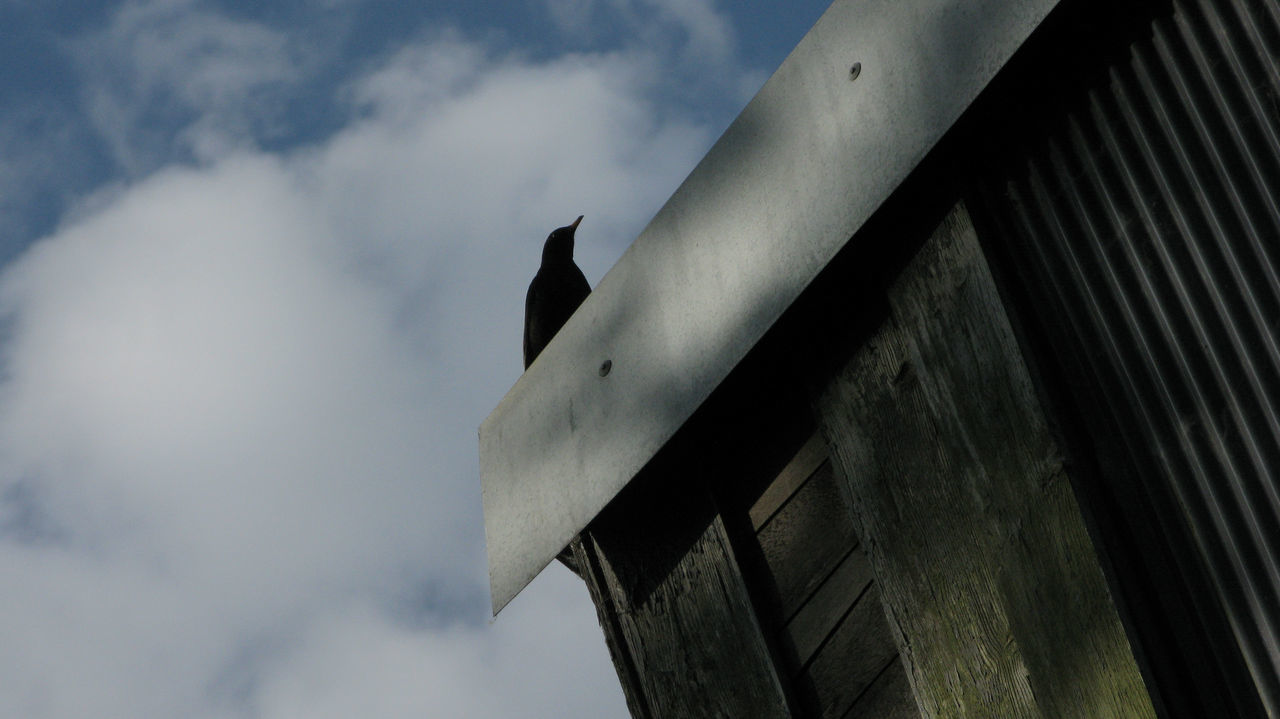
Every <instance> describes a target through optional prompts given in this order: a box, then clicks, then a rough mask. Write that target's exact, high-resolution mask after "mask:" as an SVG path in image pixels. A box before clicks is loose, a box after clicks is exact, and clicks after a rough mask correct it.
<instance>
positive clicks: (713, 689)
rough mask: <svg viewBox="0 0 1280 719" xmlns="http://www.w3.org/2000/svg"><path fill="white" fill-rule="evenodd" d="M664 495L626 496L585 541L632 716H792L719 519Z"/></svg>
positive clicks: (688, 497)
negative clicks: (626, 689) (627, 686)
mask: <svg viewBox="0 0 1280 719" xmlns="http://www.w3.org/2000/svg"><path fill="white" fill-rule="evenodd" d="M662 490H666V491H665V492H664V491H662ZM670 490H671V488H670V487H657V488H654V489H653V490H652V491H644V490H639V491H635V492H630V493H628V494H624V495H623V497H625V501H624V502H623V503H620V504H619V506H617V507H611V508H610V509H609V510H606V512H604V513H602V514H601V515H600V517H598V518H597V519H596V521H595V522H593V523H592V524H591V527H590V528H589V529H588V531H587V532H585V533H584V535H583V541H582V545H583V547H582V550H581V551H582V553H583V554H584V555H586V556H585V558H586V559H587V562H588V566H589V567H590V571H589V572H587V582H588V584H589V585H591V586H592V598H593V599H594V600H595V602H596V607H597V610H598V611H599V612H600V615H601V624H602V625H603V626H604V627H605V634H606V637H609V636H610V635H611V634H612V635H613V638H612V639H611V640H610V642H609V645H610V650H611V652H612V653H613V656H614V665H615V668H616V669H617V670H618V674H619V678H620V679H621V680H622V681H623V682H624V684H626V683H628V682H629V683H631V684H632V686H631V687H630V688H629V689H628V705H629V707H630V709H631V712H632V715H633V716H638V717H655V718H658V717H661V718H666V717H725V718H726V719H729V718H733V717H747V716H750V717H760V718H761V719H772V718H775V717H777V718H781V717H790V716H791V711H790V708H789V707H788V704H787V700H786V696H785V694H784V691H783V686H782V681H781V680H780V679H779V677H778V675H777V673H776V671H775V669H774V665H773V659H772V657H771V655H770V653H769V648H768V646H767V644H766V642H765V638H764V635H763V634H762V632H761V629H760V625H759V622H758V621H757V619H756V616H755V612H754V609H753V607H752V605H751V600H750V597H749V596H748V593H747V587H746V585H745V583H744V582H743V579H742V575H741V573H740V571H739V569H738V565H737V561H736V559H735V557H734V554H733V550H732V548H731V546H730V544H729V540H728V537H727V535H726V533H725V527H724V523H723V522H722V520H721V518H720V515H719V513H718V512H717V511H716V510H715V508H714V507H713V506H712V504H711V501H710V498H709V497H708V496H707V495H706V494H705V493H703V492H699V491H696V490H695V491H693V492H689V493H687V494H685V495H683V496H680V497H679V498H678V500H673V499H671V495H670V494H668V493H667V492H669V491H670ZM664 495H665V496H664ZM633 695H634V696H633Z"/></svg>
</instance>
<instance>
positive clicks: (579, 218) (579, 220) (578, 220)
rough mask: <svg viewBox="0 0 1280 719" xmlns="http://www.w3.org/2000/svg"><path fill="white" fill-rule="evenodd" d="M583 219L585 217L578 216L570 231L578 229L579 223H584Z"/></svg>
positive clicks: (570, 226)
mask: <svg viewBox="0 0 1280 719" xmlns="http://www.w3.org/2000/svg"><path fill="white" fill-rule="evenodd" d="M582 218H583V215H578V219H576V220H574V221H573V224H572V225H569V229H571V230H576V229H578V223H579V222H582Z"/></svg>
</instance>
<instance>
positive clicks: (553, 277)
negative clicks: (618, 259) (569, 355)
mask: <svg viewBox="0 0 1280 719" xmlns="http://www.w3.org/2000/svg"><path fill="white" fill-rule="evenodd" d="M580 222H582V216H581V215H579V216H578V219H576V220H574V221H573V224H570V225H565V226H564V227H560V228H557V229H555V230H552V231H551V234H549V235H547V242H546V244H544V245H543V246H542V266H541V267H539V268H538V274H536V275H534V276H533V282H530V283H529V294H527V295H525V299H524V366H525V369H528V368H529V365H531V364H533V360H534V359H536V358H537V356H538V355H539V354H540V353H541V352H542V350H543V348H545V347H546V346H547V343H548V342H550V341H551V338H552V337H555V336H556V333H557V332H559V331H560V328H561V327H563V326H564V323H565V322H567V321H568V320H569V317H570V316H571V315H572V314H573V312H574V310H576V309H578V305H580V304H582V301H583V300H585V299H586V298H587V295H589V294H591V285H590V284H589V283H588V282H587V278H586V276H585V275H583V274H582V270H580V269H578V266H577V265H575V264H574V263H573V235H574V233H575V232H577V230H578V223H580Z"/></svg>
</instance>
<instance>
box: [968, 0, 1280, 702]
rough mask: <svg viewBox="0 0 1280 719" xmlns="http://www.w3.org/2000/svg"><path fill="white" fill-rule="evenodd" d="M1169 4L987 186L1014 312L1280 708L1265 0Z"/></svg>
mask: <svg viewBox="0 0 1280 719" xmlns="http://www.w3.org/2000/svg"><path fill="white" fill-rule="evenodd" d="M1172 8H1173V12H1172V13H1171V14H1167V15H1164V16H1161V17H1157V18H1154V19H1153V20H1151V22H1150V23H1149V24H1148V25H1147V27H1146V28H1145V30H1144V31H1143V32H1142V33H1141V36H1140V37H1138V36H1135V37H1134V38H1133V40H1132V41H1131V43H1130V44H1129V46H1128V48H1127V51H1126V52H1125V53H1122V54H1121V55H1120V56H1119V57H1118V58H1117V59H1116V60H1114V61H1113V63H1112V64H1111V66H1110V67H1108V68H1106V69H1105V71H1104V72H1101V73H1100V74H1098V75H1096V76H1094V77H1093V79H1092V80H1089V81H1088V87H1087V89H1086V90H1085V91H1083V92H1082V93H1081V95H1080V97H1079V99H1078V102H1076V103H1074V104H1072V105H1069V109H1066V110H1064V109H1063V108H1062V106H1060V105H1056V104H1054V103H1048V104H1046V107H1052V108H1054V109H1052V110H1046V112H1047V114H1046V115H1045V116H1043V117H1041V118H1039V120H1038V121H1035V122H1037V123H1038V124H1037V127H1039V129H1038V130H1035V131H1033V132H1031V133H1030V135H1029V139H1030V141H1029V142H1028V143H1027V145H1026V147H1025V148H1024V149H1023V150H1022V151H1021V152H1022V153H1023V154H1022V156H1021V159H1019V160H1016V161H1015V162H1014V164H1013V167H1014V168H1015V169H1014V170H1012V171H1010V172H1007V173H1006V174H1005V175H1004V176H1003V177H999V178H995V180H994V184H991V181H990V180H989V181H988V182H989V184H988V187H989V188H990V187H995V190H994V191H991V190H989V191H988V193H987V194H988V197H994V198H995V200H994V201H993V202H991V203H989V204H990V205H991V208H990V209H991V210H992V211H993V212H994V213H995V214H996V215H999V216H1000V217H999V218H998V219H997V224H998V225H999V226H1001V227H1003V228H1005V230H1004V232H1005V234H1008V235H1011V237H1009V238H1006V239H1005V241H1006V242H1015V243H1020V244H1023V245H1024V246H1023V247H1021V248H1019V249H1017V250H1016V251H1011V252H1010V256H1011V257H1015V258H1016V259H1014V260H1012V261H1013V262H1014V263H1015V264H1018V265H1019V266H1018V267H1016V274H1017V275H1018V276H1020V277H1022V278H1023V280H1022V282H1023V284H1024V285H1026V287H1025V288H1024V290H1023V292H1024V293H1025V296H1027V297H1028V298H1029V300H1030V304H1031V305H1032V307H1031V308H1030V309H1029V310H1028V312H1027V315H1028V316H1029V317H1030V318H1031V319H1032V321H1035V318H1036V317H1040V318H1041V319H1042V320H1043V326H1044V327H1045V328H1047V329H1045V334H1046V336H1047V338H1048V342H1049V343H1050V344H1051V345H1052V351H1054V352H1056V353H1060V354H1064V355H1073V356H1074V358H1075V359H1074V360H1073V366H1075V367H1079V368H1081V370H1080V371H1081V372H1083V373H1084V374H1085V376H1084V377H1076V378H1073V379H1072V381H1074V382H1077V383H1078V382H1081V381H1087V382H1089V383H1090V384H1092V385H1093V387H1095V390H1094V391H1095V392H1096V394H1097V395H1098V397H1099V401H1098V403H1097V406H1099V407H1102V408H1103V411H1105V412H1107V413H1108V414H1109V415H1110V416H1109V418H1108V419H1107V421H1106V422H1103V423H1101V424H1102V425H1105V426H1107V427H1110V428H1113V429H1114V430H1115V431H1117V432H1118V433H1119V435H1120V442H1119V443H1118V446H1121V447H1124V448H1127V449H1125V450H1123V451H1126V452H1128V453H1129V454H1130V455H1131V457H1132V461H1133V463H1134V464H1135V465H1136V466H1139V467H1142V470H1141V471H1142V473H1143V475H1144V477H1145V480H1144V481H1145V483H1146V484H1147V485H1148V486H1149V487H1150V488H1152V489H1151V491H1153V492H1157V493H1160V492H1163V493H1164V494H1165V495H1167V497H1168V498H1169V504H1168V505H1166V506H1172V507H1175V508H1176V510H1177V511H1178V512H1179V513H1180V515H1181V516H1180V517H1179V518H1178V519H1177V521H1171V522H1170V523H1169V524H1168V525H1167V526H1164V527H1163V528H1162V530H1161V531H1164V532H1166V533H1168V532H1178V531H1181V532H1184V533H1185V534H1186V535H1187V536H1186V537H1185V540H1186V541H1185V543H1184V544H1183V546H1188V547H1192V548H1194V550H1195V551H1196V552H1198V553H1199V557H1197V558H1195V560H1196V561H1197V562H1199V563H1200V566H1204V567H1206V568H1207V573H1208V576H1209V581H1210V584H1211V586H1212V590H1213V593H1214V595H1215V596H1214V597H1212V598H1211V600H1212V601H1215V602H1217V603H1218V604H1219V605H1220V606H1221V608H1222V611H1223V613H1224V614H1225V616H1226V619H1227V623H1228V624H1229V626H1230V627H1231V630H1232V634H1233V636H1232V637H1230V638H1229V640H1228V641H1231V642H1233V643H1234V645H1235V646H1236V647H1237V648H1238V650H1239V653H1240V655H1241V656H1242V657H1243V659H1244V662H1245V664H1246V665H1247V667H1248V671H1249V674H1250V675H1251V676H1250V677H1249V679H1250V680H1251V682H1252V684H1253V685H1254V686H1255V687H1256V689H1257V693H1258V696H1259V698H1260V700H1261V703H1262V704H1263V706H1264V707H1265V708H1266V711H1267V712H1268V713H1269V714H1270V715H1272V716H1280V61H1278V60H1277V56H1278V53H1280V4H1278V3H1277V2H1276V1H1275V0H1253V1H1248V0H1175V2H1174V3H1173V6H1172ZM1064 320H1065V321H1064ZM1152 460H1154V461H1152ZM1202 599H1203V598H1202Z"/></svg>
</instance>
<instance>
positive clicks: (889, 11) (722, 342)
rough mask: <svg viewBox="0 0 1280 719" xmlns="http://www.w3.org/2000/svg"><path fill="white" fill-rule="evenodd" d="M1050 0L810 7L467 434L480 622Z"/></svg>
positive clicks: (637, 463) (618, 482)
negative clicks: (692, 164)
mask: <svg viewBox="0 0 1280 719" xmlns="http://www.w3.org/2000/svg"><path fill="white" fill-rule="evenodd" d="M1055 4H1056V0H1020V1H1019V2H1007V1H1006V0H837V2H835V3H834V4H833V5H832V6H831V7H830V8H829V9H828V11H827V12H826V13H825V14H824V15H823V17H822V18H821V19H820V20H819V21H818V23H817V24H816V25H815V26H814V28H813V29H812V30H811V31H810V32H809V34H808V35H807V36H806V37H805V38H804V40H803V41H801V43H800V44H799V45H798V46H797V47H796V49H795V50H794V51H793V52H792V54H791V56H790V57H788V58H787V60H786V62H784V63H783V65H782V66H781V68H779V70H778V71H777V73H775V75H774V76H773V77H772V78H771V79H770V80H769V81H768V82H767V83H766V84H765V86H764V87H763V89H761V91H760V92H759V94H758V95H757V96H756V97H755V98H754V99H753V100H752V101H751V102H750V104H748V106H747V107H746V108H745V109H744V110H743V112H742V113H741V115H740V116H739V117H738V118H737V119H736V120H735V121H734V123H733V124H732V125H731V126H730V127H729V129H728V130H727V131H726V132H725V133H724V135H723V136H722V137H721V138H720V139H719V141H718V142H717V143H716V144H715V146H714V147H712V149H711V150H710V151H709V152H708V153H707V155H706V157H705V158H703V160H702V161H701V163H699V165H698V166H697V168H696V169H695V170H694V171H693V172H692V173H691V174H690V176H689V177H688V178H687V179H686V180H685V182H684V183H683V184H682V185H681V186H680V188H679V189H678V190H677V191H676V193H675V194H674V195H673V196H672V198H671V199H670V200H669V201H668V202H667V204H666V205H665V206H664V207H663V208H662V209H661V210H660V211H659V212H658V214H657V215H656V216H655V217H654V218H653V220H652V221H651V223H650V224H649V226H648V227H647V228H646V229H645V230H644V231H643V232H642V233H641V235H640V237H639V238H637V239H636V241H635V242H634V243H633V245H632V246H631V248H630V249H629V250H628V251H627V252H626V253H625V254H624V256H623V257H622V259H621V260H619V262H618V264H617V265H616V266H615V267H614V268H613V269H612V270H610V272H609V273H608V274H607V275H605V277H604V279H602V280H601V282H600V284H599V286H598V287H597V288H596V289H595V291H594V292H593V293H592V294H591V296H590V297H589V298H588V299H587V301H586V303H585V304H583V305H582V307H581V308H580V309H579V311H578V312H577V314H576V315H575V316H574V317H573V318H572V319H571V320H570V321H569V323H568V324H567V325H566V326H565V327H564V329H563V330H562V331H561V332H560V334H559V335H558V336H557V337H556V339H555V341H553V342H552V343H551V344H550V345H549V346H548V347H547V349H546V350H545V351H544V352H543V353H542V355H541V356H540V357H539V358H538V360H537V362H535V363H534V364H533V366H532V367H530V368H529V370H528V371H527V372H526V373H525V374H524V376H523V377H521V379H520V380H519V381H518V382H517V383H516V385H515V386H514V387H513V388H512V389H511V390H510V392H509V393H508V394H507V396H506V397H505V398H504V399H503V400H502V402H501V404H499V405H498V407H497V408H496V409H495V410H494V411H493V413H492V414H491V415H490V416H489V417H488V418H487V419H486V420H485V422H484V423H483V424H482V425H481V427H480V472H481V483H482V488H483V497H484V499H483V501H484V515H485V538H486V541H487V544H488V553H489V571H490V586H491V593H492V599H493V608H494V611H495V613H496V612H497V611H498V610H500V609H501V608H502V607H503V606H504V605H505V604H506V603H507V602H508V601H510V600H511V599H512V598H513V597H514V596H515V595H516V593H517V592H519V591H520V590H521V589H522V588H523V587H524V586H525V585H526V584H528V582H530V581H531V580H532V579H533V577H534V576H535V575H536V574H537V573H538V572H539V571H541V570H542V568H543V567H544V566H546V564H547V563H549V562H550V561H551V559H552V558H553V557H554V556H555V555H556V553H557V552H559V551H560V549H561V548H562V547H564V546H565V545H566V544H568V542H569V541H570V540H571V539H572V538H573V537H574V536H575V535H576V534H577V533H579V532H580V531H581V530H582V529H584V528H585V527H586V526H587V524H588V523H589V522H590V521H591V520H592V518H594V517H595V516H596V514H597V513H598V512H599V511H600V510H601V509H602V508H603V507H604V506H605V504H607V503H608V502H609V501H610V500H611V499H613V497H614V496H615V495H616V494H617V493H618V492H619V491H620V490H621V489H622V488H623V487H624V486H625V485H626V484H627V482H628V481H630V480H631V478H632V477H634V476H635V475H636V473H637V472H638V471H639V470H640V469H641V468H642V467H643V466H644V465H645V463H646V462H648V460H649V459H650V458H651V457H653V456H654V454H655V453H656V452H657V451H658V449H659V448H661V447H662V446H663V445H664V444H665V443H666V442H667V440H668V439H670V438H671V437H672V436H673V434H674V433H675V432H676V430H677V429H678V428H679V427H680V426H681V424H682V423H683V422H684V421H685V420H686V419H688V418H689V417H690V416H691V415H692V413H693V412H694V410H695V409H696V408H697V407H698V406H699V405H700V404H701V403H702V402H703V400H705V399H706V398H707V397H708V396H709V395H710V393H711V391H712V390H713V389H714V388H715V387H716V386H717V385H718V384H719V383H720V381H721V380H723V379H724V378H725V377H726V376H727V375H728V374H729V372H730V370H732V369H733V367H734V366H735V365H736V364H737V363H738V362H739V361H740V360H741V359H742V358H743V356H744V355H745V354H746V353H747V351H748V350H749V349H750V348H751V347H752V346H753V345H754V344H755V343H756V341H757V340H759V339H760V338H761V337H762V336H763V335H764V333H765V331H766V330H767V329H768V328H769V327H770V326H771V325H772V324H773V323H774V322H775V321H776V320H777V319H778V317H779V316H780V315H781V314H782V312H783V311H784V310H785V309H786V308H787V306H788V305H789V304H790V303H791V302H792V301H793V300H794V299H795V298H796V297H797V296H798V295H799V294H800V292H801V290H802V289H803V288H804V287H805V286H806V285H807V284H808V283H809V281H810V280H811V279H812V278H813V277H814V276H815V275H816V274H817V273H818V271H819V270H821V269H822V267H823V266H824V265H825V264H826V263H827V262H828V261H829V260H830V259H831V257H832V256H833V255H834V254H835V253H836V251H837V250H838V249H839V248H840V247H841V246H842V245H843V244H844V243H845V242H846V241H847V240H848V238H849V237H850V236H852V235H853V233H854V231H855V230H857V229H858V227H859V226H860V225H861V224H862V223H863V222H864V221H865V220H866V219H867V218H868V217H869V216H870V215H871V213H872V212H873V211H874V210H875V209H876V208H877V207H878V206H879V205H880V204H881V202H883V201H884V200H885V199H886V198H887V197H888V196H889V194H890V193H891V192H892V191H893V190H894V188H895V187H897V186H898V184H899V183H900V182H901V181H902V180H903V179H904V178H905V177H906V175H907V174H908V173H909V172H910V171H911V170H912V168H914V167H915V166H916V164H917V163H918V162H919V161H920V160H921V159H922V158H923V157H924V156H925V154H926V153H927V152H928V151H929V149H930V148H931V147H933V145H934V144H935V143H936V142H937V141H938V140H939V139H940V138H941V137H942V135H943V133H945V132H946V131H947V129H948V128H950V127H951V125H952V124H953V123H954V122H955V120H956V119H957V118H958V117H959V115H960V114H961V112H962V111H963V110H964V109H965V108H966V107H967V106H968V105H969V104H970V103H971V102H972V101H973V99H974V98H975V96H976V95H977V94H978V93H979V91H981V90H982V89H983V87H985V86H986V85H987V83H988V82H989V81H990V80H991V78H992V77H993V75H994V74H995V73H996V71H997V70H998V69H999V68H1000V67H1001V66H1002V65H1003V64H1004V63H1005V62H1006V61H1007V60H1008V58H1009V57H1010V55H1012V53H1013V52H1014V51H1015V50H1016V49H1017V48H1018V47H1019V45H1020V44H1021V43H1022V42H1023V40H1024V39H1025V38H1026V37H1027V36H1028V35H1029V34H1030V33H1031V31H1032V30H1033V29H1034V28H1035V27H1036V26H1037V25H1038V24H1039V23H1040V21H1041V20H1042V19H1043V18H1044V16H1045V15H1046V14H1047V13H1048V11H1049V10H1050V9H1051V8H1052V7H1053V6H1054V5H1055ZM854 63H860V64H861V72H860V74H859V75H858V76H857V78H856V80H855V79H851V73H850V69H851V67H852V66H853V65H854ZM606 360H608V361H611V362H612V370H611V371H610V372H609V373H608V374H607V375H606V376H601V374H602V373H601V372H600V371H599V370H600V367H601V365H602V363H604V362H605V361H606ZM673 501H675V498H673Z"/></svg>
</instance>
